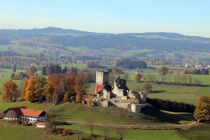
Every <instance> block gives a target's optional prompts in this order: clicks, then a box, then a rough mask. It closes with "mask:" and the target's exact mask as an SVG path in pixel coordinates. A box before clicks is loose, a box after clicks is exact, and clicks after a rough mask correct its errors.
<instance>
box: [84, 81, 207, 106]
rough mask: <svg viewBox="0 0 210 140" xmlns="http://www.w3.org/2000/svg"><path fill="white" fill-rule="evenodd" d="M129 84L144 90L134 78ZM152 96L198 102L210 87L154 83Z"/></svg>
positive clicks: (91, 90)
mask: <svg viewBox="0 0 210 140" xmlns="http://www.w3.org/2000/svg"><path fill="white" fill-rule="evenodd" d="M127 86H128V88H129V89H130V90H136V91H142V90H143V83H137V82H136V81H134V80H128V81H127ZM152 87H153V88H152V91H153V92H152V93H150V94H149V95H148V97H150V98H159V99H169V100H172V101H178V102H184V103H189V104H196V102H197V100H198V99H199V97H201V96H210V87H195V86H179V85H159V84H153V85H152ZM94 90H95V84H94V83H91V84H90V87H89V88H88V90H87V91H88V92H94Z"/></svg>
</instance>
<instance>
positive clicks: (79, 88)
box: [74, 73, 87, 103]
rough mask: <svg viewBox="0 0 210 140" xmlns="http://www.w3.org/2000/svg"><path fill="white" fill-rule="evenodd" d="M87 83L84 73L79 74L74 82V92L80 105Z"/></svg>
mask: <svg viewBox="0 0 210 140" xmlns="http://www.w3.org/2000/svg"><path fill="white" fill-rule="evenodd" d="M86 85H87V82H86V76H85V75H84V74H83V73H79V74H78V75H77V76H76V77H75V81H74V91H75V93H76V102H77V103H80V102H81V101H82V95H83V94H84V93H85V88H86Z"/></svg>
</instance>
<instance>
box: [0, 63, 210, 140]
mask: <svg viewBox="0 0 210 140" xmlns="http://www.w3.org/2000/svg"><path fill="white" fill-rule="evenodd" d="M69 67H70V66H69ZM79 68H85V66H79ZM18 71H21V70H18ZM0 72H1V73H0V85H1V86H2V84H3V83H4V82H5V81H6V80H8V79H10V75H11V74H12V70H9V69H1V71H0ZM133 76H134V75H133V74H132V73H131V74H130V78H129V80H127V85H128V87H129V89H130V90H137V91H140V90H143V83H137V82H136V81H135V80H134V77H133ZM192 76H195V77H196V78H198V79H201V80H203V81H204V82H205V83H206V84H207V83H208V82H209V80H208V78H209V76H197V75H192ZM15 82H16V83H17V84H18V85H19V87H21V83H22V81H15ZM152 86H153V88H152V93H150V94H149V97H150V98H160V99H169V100H172V101H178V102H185V103H189V104H195V103H196V101H197V100H198V98H199V97H200V96H203V95H209V91H210V87H196V86H180V85H163V84H153V85H152ZM94 87H95V84H94V83H90V86H89V88H88V89H87V91H88V92H94ZM19 89H20V88H19ZM17 106H26V107H28V108H33V109H44V110H46V111H53V112H55V114H56V115H57V116H58V118H59V119H62V120H71V121H80V122H90V123H91V122H94V123H101V124H123V125H125V124H140V125H165V124H186V123H190V122H192V120H193V117H192V114H190V113H189V114H186V113H174V112H167V111H160V112H155V113H156V115H154V116H150V115H147V114H144V113H138V114H135V113H131V112H128V111H126V110H123V109H119V108H115V107H109V108H104V107H90V106H87V105H83V104H71V103H65V104H59V105H54V104H50V103H29V102H3V101H1V105H0V111H4V110H6V109H8V108H10V107H17ZM61 127H67V128H70V129H72V130H81V129H82V131H83V134H82V135H84V136H87V135H88V134H89V133H90V130H89V129H90V128H89V127H88V126H86V125H81V124H72V125H69V126H61ZM204 129H205V130H204ZM9 130H14V131H16V132H18V133H16V134H15V135H12V134H11V135H9V136H8V134H9V133H10V131H9ZM27 131H30V132H31V131H33V132H32V133H29V134H30V135H27V134H26V135H24V133H23V132H27ZM110 131H111V132H110V137H114V138H118V136H119V134H118V132H117V131H116V130H112V129H111V130H110ZM208 131H209V125H204V126H203V125H202V126H199V127H196V128H192V129H189V130H161V131H151V130H126V132H125V138H126V140H139V139H143V140H159V139H160V140H161V139H170V140H187V139H190V140H191V139H192V140H194V139H197V138H198V139H199V138H202V139H204V138H206V137H209V134H208V133H207V132H208ZM94 133H95V134H98V135H103V129H102V128H94ZM201 133H202V135H201ZM6 135H7V136H6ZM36 135H38V136H39V139H40V140H42V139H46V138H47V139H52V140H63V139H76V138H75V136H69V137H64V136H63V137H61V136H47V135H46V132H45V131H42V130H40V129H37V128H34V127H30V128H28V127H25V126H16V125H4V127H0V139H5V137H7V139H8V140H10V139H11V140H12V139H14V137H15V138H16V139H17V140H18V139H23V137H24V138H28V137H32V136H34V139H36V138H37V137H35V136H36ZM31 139H32V140H33V138H31ZM204 140H205V139H204Z"/></svg>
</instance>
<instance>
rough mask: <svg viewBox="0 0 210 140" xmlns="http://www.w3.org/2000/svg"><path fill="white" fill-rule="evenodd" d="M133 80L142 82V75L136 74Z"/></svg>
mask: <svg viewBox="0 0 210 140" xmlns="http://www.w3.org/2000/svg"><path fill="white" fill-rule="evenodd" d="M135 80H136V82H138V83H139V82H141V80H142V75H141V74H140V73H137V74H136V76H135Z"/></svg>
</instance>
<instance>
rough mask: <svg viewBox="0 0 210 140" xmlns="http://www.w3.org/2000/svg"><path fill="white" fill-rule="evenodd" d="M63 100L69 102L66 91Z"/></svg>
mask: <svg viewBox="0 0 210 140" xmlns="http://www.w3.org/2000/svg"><path fill="white" fill-rule="evenodd" d="M63 102H69V93H68V92H66V93H65V94H64V97H63Z"/></svg>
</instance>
